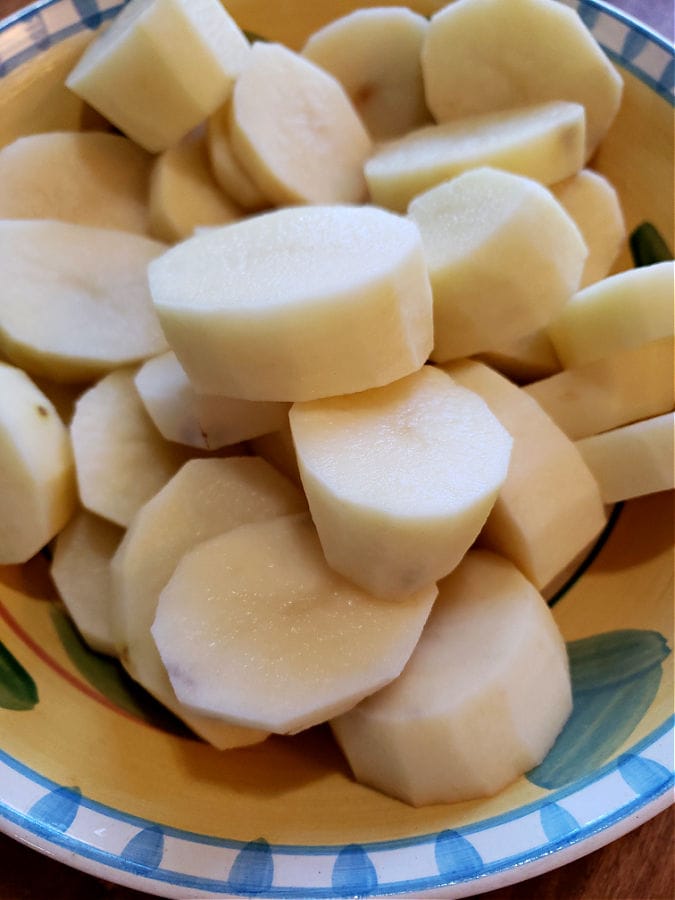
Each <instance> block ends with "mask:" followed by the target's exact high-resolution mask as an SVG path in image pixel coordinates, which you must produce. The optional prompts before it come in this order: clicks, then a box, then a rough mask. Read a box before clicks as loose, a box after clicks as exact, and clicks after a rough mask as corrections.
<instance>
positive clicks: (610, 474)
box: [577, 412, 675, 503]
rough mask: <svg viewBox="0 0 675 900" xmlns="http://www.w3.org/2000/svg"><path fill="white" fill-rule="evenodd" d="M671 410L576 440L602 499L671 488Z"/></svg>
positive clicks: (674, 428) (674, 418) (674, 477)
mask: <svg viewBox="0 0 675 900" xmlns="http://www.w3.org/2000/svg"><path fill="white" fill-rule="evenodd" d="M674 436H675V413H672V412H669V413H664V414H663V415H661V416H654V417H653V418H651V419H643V421H641V422H633V423H632V424H630V425H623V426H622V427H621V428H614V429H612V430H611V431H605V432H603V433H602V434H594V435H592V436H590V437H587V438H583V439H582V440H580V441H577V447H578V449H579V450H580V452H581V455H582V456H583V458H584V460H585V461H586V465H587V466H588V467H589V469H590V470H591V472H593V474H594V475H595V477H596V478H597V480H598V484H599V485H600V492H601V494H602V498H603V500H604V501H605V503H615V502H617V501H619V500H629V499H630V498H631V497H641V496H643V495H644V494H654V493H656V492H657V491H669V490H672V489H673V488H675V467H674V466H673V460H674V459H675V455H674V453H673V449H674V448H673V439H674Z"/></svg>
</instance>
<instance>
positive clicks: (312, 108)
mask: <svg viewBox="0 0 675 900" xmlns="http://www.w3.org/2000/svg"><path fill="white" fill-rule="evenodd" d="M230 115H231V120H230V132H229V134H230V140H231V143H232V149H233V150H234V153H235V156H236V157H237V159H238V161H239V163H240V165H241V166H242V167H243V168H244V169H245V170H246V172H247V173H248V175H249V176H250V178H251V180H252V181H253V183H254V184H255V185H256V186H257V187H258V189H259V190H260V191H261V193H262V194H263V196H265V197H267V198H268V200H270V201H271V202H272V203H276V204H288V203H358V202H359V201H361V200H363V199H364V197H365V193H366V186H365V182H364V180H363V163H364V162H365V159H366V157H367V156H368V154H369V153H370V150H371V141H370V138H369V136H368V133H367V132H366V130H365V128H364V127H363V124H362V123H361V120H360V119H359V117H358V115H357V113H356V112H355V111H354V108H353V106H352V105H351V103H350V102H349V99H348V97H347V95H346V94H345V92H344V90H343V88H342V86H341V85H340V84H339V82H338V81H336V80H335V79H334V78H333V76H332V75H329V74H328V73H327V72H324V71H323V70H322V69H320V68H319V67H318V66H315V65H314V64H313V63H311V62H309V60H306V59H303V57H302V56H299V55H298V54H297V53H293V52H292V51H291V50H289V49H288V48H286V47H283V46H282V45H281V44H267V43H264V42H261V41H259V42H258V43H256V44H254V45H253V47H252V48H251V59H250V61H249V63H248V65H247V66H246V67H245V68H244V71H243V72H242V73H241V76H240V77H239V78H238V79H237V82H236V84H235V87H234V91H233V94H232V105H231V110H230Z"/></svg>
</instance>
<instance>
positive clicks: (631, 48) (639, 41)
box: [621, 31, 649, 60]
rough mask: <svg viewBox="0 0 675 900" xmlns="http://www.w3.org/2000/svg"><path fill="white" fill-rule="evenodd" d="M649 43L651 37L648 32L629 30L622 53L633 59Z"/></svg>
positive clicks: (625, 56) (626, 57)
mask: <svg viewBox="0 0 675 900" xmlns="http://www.w3.org/2000/svg"><path fill="white" fill-rule="evenodd" d="M648 43H649V39H648V38H647V35H646V34H643V33H642V32H640V31H629V32H628V33H627V34H626V37H625V38H624V42H623V47H622V48H621V55H622V56H623V57H624V58H625V59H630V60H633V59H635V57H636V56H639V55H640V53H641V52H642V51H643V50H644V48H645V47H646V46H647V44H648Z"/></svg>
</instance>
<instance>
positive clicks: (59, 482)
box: [0, 362, 77, 565]
mask: <svg viewBox="0 0 675 900" xmlns="http://www.w3.org/2000/svg"><path fill="white" fill-rule="evenodd" d="M76 500H77V494H76V488H75V473H74V469H73V455H72V451H71V447H70V441H69V439H68V431H67V429H66V427H65V425H64V424H63V422H62V421H61V419H60V418H59V416H58V413H57V412H56V410H55V409H54V406H53V405H52V403H51V402H50V401H49V400H48V399H47V397H46V396H45V395H44V394H43V393H42V391H40V390H39V389H38V388H37V387H36V386H35V384H33V382H32V381H31V380H30V378H29V377H28V376H27V375H26V373H25V372H22V371H21V370H20V369H17V368H15V367H14V366H10V365H7V364H6V363H3V362H0V508H1V509H2V515H1V516H0V565H11V564H15V563H24V562H27V561H28V560H29V559H30V558H31V557H32V556H34V555H35V554H36V553H37V552H38V551H39V550H40V549H41V548H42V547H43V546H44V545H45V544H46V543H48V542H49V541H50V540H51V539H52V538H53V537H54V536H55V535H56V534H57V533H58V532H59V531H60V530H61V529H62V528H63V526H64V525H65V524H66V522H67V521H68V519H69V518H70V516H71V515H72V513H73V512H74V509H75V504H76Z"/></svg>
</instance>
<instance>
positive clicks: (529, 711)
mask: <svg viewBox="0 0 675 900" xmlns="http://www.w3.org/2000/svg"><path fill="white" fill-rule="evenodd" d="M438 588H439V595H438V599H437V601H436V603H435V605H434V609H433V611H432V613H431V615H430V616H429V619H428V621H427V624H426V626H425V628H424V631H423V632H422V636H421V638H420V640H419V642H418V644H417V646H416V648H415V650H414V651H413V653H412V656H411V657H410V660H409V661H408V663H407V665H406V667H405V669H404V670H403V673H402V674H401V676H400V677H399V678H397V679H396V681H394V682H392V683H391V684H390V685H388V686H387V687H385V688H383V689H382V690H381V691H378V693H376V694H373V695H372V696H371V697H368V698H366V699H365V700H364V701H362V702H361V703H360V704H359V705H358V706H356V707H355V708H354V709H352V710H351V711H350V712H348V713H346V714H345V715H343V716H340V717H338V718H336V719H334V720H333V721H332V723H331V725H332V728H333V732H334V734H335V736H336V738H337V740H338V742H339V744H340V746H341V747H342V749H343V751H344V752H345V755H346V757H347V759H348V761H349V763H350V765H351V767H352V770H353V771H354V774H355V776H356V778H357V780H358V781H360V782H361V783H362V784H368V785H370V786H371V787H375V788H377V789H378V790H380V791H383V792H384V793H385V794H388V795H389V796H392V797H397V798H398V799H400V800H403V801H405V802H406V803H410V804H412V805H413V806H424V805H427V804H431V803H456V802H459V801H462V800H472V799H476V798H478V797H484V796H491V795H493V794H496V793H497V792H498V791H500V790H502V789H503V788H504V787H506V786H507V785H508V784H510V783H511V782H512V781H514V780H515V779H516V778H518V776H520V775H522V774H523V773H524V772H526V771H527V770H528V769H530V768H532V767H533V766H535V765H537V764H538V763H540V762H541V761H542V759H543V758H544V756H545V755H546V753H547V752H548V750H549V749H550V747H551V746H552V744H553V742H554V740H555V738H556V737H557V736H558V734H559V732H560V730H561V729H562V727H563V725H564V723H565V721H566V720H567V718H568V716H569V714H570V712H571V710H572V693H571V685H570V677H569V671H568V663H567V654H566V650H565V643H564V641H563V638H562V635H561V634H560V632H559V631H558V628H557V626H556V624H555V622H554V619H553V616H552V615H551V612H550V610H549V608H548V606H547V605H546V602H545V601H544V599H543V598H542V596H541V595H540V594H539V593H538V592H537V591H536V590H535V588H534V587H533V586H532V585H531V584H530V583H529V582H528V581H527V579H526V578H525V577H524V576H523V575H522V574H521V573H520V572H519V571H518V569H517V568H516V567H515V566H514V565H513V564H512V563H510V562H508V561H507V560H505V559H503V558H501V557H499V556H497V555H495V554H493V553H489V552H487V551H485V550H471V551H469V553H468V554H467V555H466V556H465V557H464V559H463V561H462V562H461V563H460V565H459V566H458V567H457V568H456V569H455V571H454V572H453V573H452V574H451V575H449V576H448V577H447V578H445V579H443V581H441V582H440V584H439V586H438Z"/></svg>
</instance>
